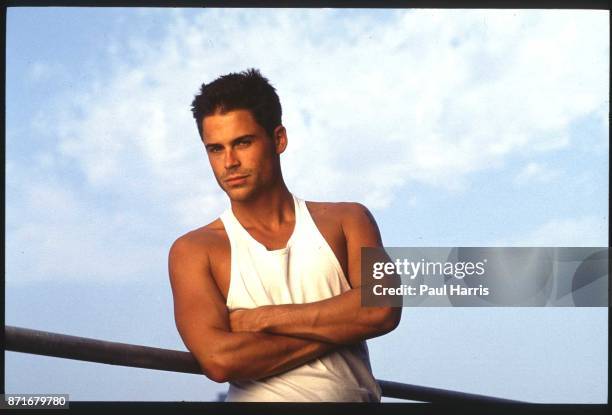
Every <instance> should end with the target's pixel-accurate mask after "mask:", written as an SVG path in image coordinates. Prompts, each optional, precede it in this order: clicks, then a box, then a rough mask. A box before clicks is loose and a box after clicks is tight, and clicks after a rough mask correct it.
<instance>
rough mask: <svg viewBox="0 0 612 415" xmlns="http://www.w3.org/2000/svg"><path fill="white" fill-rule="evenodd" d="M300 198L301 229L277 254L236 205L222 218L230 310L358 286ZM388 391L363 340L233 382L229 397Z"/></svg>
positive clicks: (366, 398)
mask: <svg viewBox="0 0 612 415" xmlns="http://www.w3.org/2000/svg"><path fill="white" fill-rule="evenodd" d="M293 201H294V206H295V228H294V230H293V234H292V235H291V237H290V238H289V241H288V242H287V246H286V247H285V248H282V249H277V250H273V251H268V250H267V248H266V247H265V246H263V245H262V244H261V243H259V242H258V241H256V240H255V239H254V238H253V237H252V236H251V235H250V234H249V233H248V232H247V231H246V229H244V227H243V226H242V225H241V224H240V222H238V220H237V219H236V217H235V216H234V214H233V212H232V209H231V208H228V209H227V210H226V211H225V212H223V214H222V215H221V220H222V221H223V225H224V226H225V231H226V232H227V236H228V238H229V241H230V247H231V272H230V286H229V291H228V294H227V302H226V304H227V307H228V309H229V310H230V311H232V310H235V309H238V308H255V307H259V306H263V305H271V304H302V303H310V302H314V301H319V300H323V299H326V298H330V297H333V296H336V295H339V294H341V293H343V292H345V291H347V290H349V289H351V287H350V285H349V283H348V281H347V279H346V277H345V276H344V272H343V270H342V267H341V266H340V263H339V262H338V259H337V258H336V256H335V254H334V252H333V251H332V249H331V248H330V246H329V245H328V244H327V241H326V240H325V238H324V237H323V235H321V233H320V232H319V229H318V228H317V227H316V225H315V223H314V221H313V220H312V217H311V216H310V213H309V212H308V208H307V207H306V203H305V202H304V200H301V199H298V198H297V197H295V196H293ZM245 364H248V362H245ZM380 393H381V390H380V386H379V385H378V383H377V382H376V380H375V379H374V377H373V375H372V369H371V366H370V359H369V355H368V347H367V345H366V342H365V341H362V342H359V343H356V344H354V345H350V346H344V347H342V348H338V349H336V350H335V351H333V352H330V353H328V354H326V355H324V356H321V357H320V358H318V359H314V360H312V361H310V362H307V363H305V364H303V365H302V366H299V367H296V368H294V369H291V370H289V371H287V372H284V373H281V374H278V375H275V376H271V377H267V378H264V379H259V380H250V381H236V382H230V386H229V391H228V394H227V398H226V401H230V402H231V401H233V402H237V401H249V402H254V401H264V402H278V401H285V402H380Z"/></svg>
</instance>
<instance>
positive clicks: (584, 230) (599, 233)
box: [492, 216, 608, 246]
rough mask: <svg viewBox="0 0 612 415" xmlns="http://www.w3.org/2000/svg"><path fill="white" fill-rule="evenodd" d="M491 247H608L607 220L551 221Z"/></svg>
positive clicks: (586, 218) (577, 219)
mask: <svg viewBox="0 0 612 415" xmlns="http://www.w3.org/2000/svg"><path fill="white" fill-rule="evenodd" d="M492 246H608V218H607V217H596V216H583V217H579V218H564V219H551V220H549V221H547V222H546V223H543V224H541V225H539V226H538V227H536V228H535V229H533V230H532V231H530V232H528V233H527V234H525V235H521V236H518V235H517V236H514V237H512V238H510V239H507V240H504V241H498V242H497V243H494V244H493V245H492Z"/></svg>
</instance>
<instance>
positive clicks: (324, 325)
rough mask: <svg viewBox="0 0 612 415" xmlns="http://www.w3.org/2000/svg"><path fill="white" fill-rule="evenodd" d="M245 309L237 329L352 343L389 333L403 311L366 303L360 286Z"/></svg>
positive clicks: (336, 342) (337, 342)
mask: <svg viewBox="0 0 612 415" xmlns="http://www.w3.org/2000/svg"><path fill="white" fill-rule="evenodd" d="M242 311H244V312H245V313H247V314H244V317H245V318H243V319H241V320H242V321H241V324H239V325H238V327H236V328H234V327H233V328H232V329H233V330H251V331H256V332H265V333H272V334H282V335H288V336H295V337H300V338H305V339H312V340H319V341H325V342H330V343H335V344H352V343H355V342H358V341H361V340H365V339H369V338H372V337H376V336H380V335H382V334H385V333H387V332H389V331H390V330H392V329H393V328H394V327H395V325H396V324H397V322H398V321H399V315H398V313H400V310H397V309H391V308H389V307H362V306H361V292H360V290H359V289H352V290H349V291H347V292H345V293H343V294H341V295H339V296H335V297H332V298H328V299H325V300H321V301H316V302H312V303H306V304H284V305H271V306H262V307H258V308H255V309H251V310H242ZM240 325H242V327H240Z"/></svg>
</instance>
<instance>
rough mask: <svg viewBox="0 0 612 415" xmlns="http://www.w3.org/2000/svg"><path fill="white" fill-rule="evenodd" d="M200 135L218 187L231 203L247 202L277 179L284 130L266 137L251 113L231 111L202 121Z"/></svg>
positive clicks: (282, 149)
mask: <svg viewBox="0 0 612 415" xmlns="http://www.w3.org/2000/svg"><path fill="white" fill-rule="evenodd" d="M202 133H203V135H204V138H203V141H204V146H205V148H206V152H207V154H208V160H209V161H210V165H211V167H212V170H213V173H214V175H215V178H216V179H217V183H219V186H221V188H222V189H223V190H224V191H225V193H227V195H228V196H229V198H230V199H231V200H235V201H246V200H249V199H250V198H252V197H254V196H256V195H257V194H258V193H259V192H260V191H261V190H263V189H266V188H267V187H270V186H272V185H274V184H275V183H276V182H277V180H278V179H279V178H280V165H279V162H278V154H280V153H282V152H283V151H284V149H285V146H286V136H285V132H284V128H283V127H277V129H276V130H275V135H276V137H274V138H273V137H269V136H268V134H266V131H265V130H264V128H263V127H262V126H261V125H259V124H258V123H257V121H255V118H254V117H253V115H252V114H251V112H250V111H248V110H234V111H228V112H226V113H224V114H220V113H215V114H213V115H209V116H206V117H204V119H203V120H202Z"/></svg>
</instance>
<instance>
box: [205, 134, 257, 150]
mask: <svg viewBox="0 0 612 415" xmlns="http://www.w3.org/2000/svg"><path fill="white" fill-rule="evenodd" d="M253 137H255V134H245V135H241V136H240V137H236V138H234V139H233V140H232V141H230V144H234V143H236V141H240V140H244V139H247V138H253ZM220 145H221V144H219V143H210V144H206V145H205V147H206V148H210V147H218V146H220Z"/></svg>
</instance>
